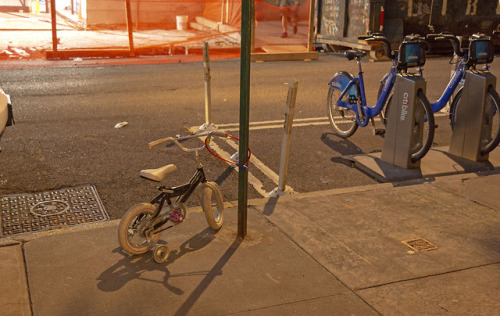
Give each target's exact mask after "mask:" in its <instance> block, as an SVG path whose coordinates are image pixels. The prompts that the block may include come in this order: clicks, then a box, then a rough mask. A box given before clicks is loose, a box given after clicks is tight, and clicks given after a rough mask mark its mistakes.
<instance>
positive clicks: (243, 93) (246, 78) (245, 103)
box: [238, 0, 255, 238]
mask: <svg viewBox="0 0 500 316" xmlns="http://www.w3.org/2000/svg"><path fill="white" fill-rule="evenodd" d="M254 11H255V0H243V1H241V59H240V60H241V62H240V135H239V136H240V147H239V157H240V159H239V163H240V164H244V163H245V162H246V161H247V159H248V143H249V141H248V138H249V124H250V122H249V117H250V115H249V114H250V53H251V46H252V20H253V17H254ZM247 204H248V170H243V169H240V172H239V173H238V237H241V238H244V237H245V236H246V234H247Z"/></svg>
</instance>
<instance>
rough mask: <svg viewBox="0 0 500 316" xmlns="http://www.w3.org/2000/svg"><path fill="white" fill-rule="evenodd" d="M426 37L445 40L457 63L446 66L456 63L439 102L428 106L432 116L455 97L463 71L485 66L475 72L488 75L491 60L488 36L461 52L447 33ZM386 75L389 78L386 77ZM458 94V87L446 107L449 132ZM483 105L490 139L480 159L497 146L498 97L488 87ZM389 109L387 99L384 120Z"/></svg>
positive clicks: (476, 36)
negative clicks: (489, 130) (484, 104)
mask: <svg viewBox="0 0 500 316" xmlns="http://www.w3.org/2000/svg"><path fill="white" fill-rule="evenodd" d="M426 37H427V38H428V39H432V40H449V41H450V42H451V44H452V47H453V52H454V57H455V56H456V57H457V58H458V61H456V59H455V58H452V59H451V60H450V64H452V63H457V66H456V69H455V71H454V73H453V75H452V76H451V78H450V81H449V82H448V85H447V86H446V88H445V89H444V91H443V93H442V94H441V97H439V99H438V100H437V101H436V102H433V103H431V108H432V112H434V113H436V112H438V111H441V110H442V109H443V108H444V107H445V106H446V104H447V103H448V102H449V101H450V99H451V97H452V96H453V94H454V93H455V90H456V89H457V88H458V85H459V84H460V83H462V84H463V83H465V80H467V76H466V71H467V70H471V71H478V70H476V66H477V65H480V64H484V65H485V66H484V69H481V70H479V71H482V72H488V71H489V66H488V64H490V63H491V62H493V58H494V54H493V44H492V42H491V38H490V37H489V36H486V35H484V34H479V33H477V34H474V35H472V36H471V37H470V38H469V48H468V49H467V48H464V49H462V48H461V47H460V41H459V40H458V38H457V37H456V36H455V35H453V34H452V33H449V32H441V33H440V34H427V36H426ZM388 75H389V74H387V75H386V76H388ZM383 85H384V82H383V81H382V83H381V85H380V89H382V87H383ZM462 90H463V87H461V88H460V89H459V90H458V91H457V93H456V95H455V97H454V98H453V101H452V103H451V106H450V110H449V118H450V123H451V127H452V128H454V127H455V117H456V113H457V109H458V107H459V105H460V104H461V103H460V102H461V98H462ZM486 102H487V104H486V113H487V118H488V120H489V122H488V123H489V124H491V126H492V130H491V135H489V137H486V138H485V142H484V143H483V144H481V148H480V150H481V154H482V155H485V154H486V153H488V152H490V151H492V150H493V149H495V148H496V146H497V145H498V143H499V142H500V124H499V115H500V111H499V105H500V98H499V96H498V93H497V92H496V91H495V89H494V88H493V87H492V86H490V87H489V88H488V92H487V97H486ZM389 105H390V98H389V102H388V103H387V106H386V108H385V115H384V116H385V117H388V115H389V111H390V106H389Z"/></svg>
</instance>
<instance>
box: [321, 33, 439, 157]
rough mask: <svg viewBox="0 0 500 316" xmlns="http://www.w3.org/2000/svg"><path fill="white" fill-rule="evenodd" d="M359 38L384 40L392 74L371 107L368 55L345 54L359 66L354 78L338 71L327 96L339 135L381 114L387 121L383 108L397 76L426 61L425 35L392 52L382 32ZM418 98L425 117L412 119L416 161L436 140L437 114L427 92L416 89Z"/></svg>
mask: <svg viewBox="0 0 500 316" xmlns="http://www.w3.org/2000/svg"><path fill="white" fill-rule="evenodd" d="M358 38H359V39H361V40H365V41H367V42H379V43H381V44H382V47H383V49H384V52H385V55H386V56H387V57H389V58H390V59H391V60H392V66H391V69H390V71H389V73H388V74H387V75H386V76H385V77H384V79H383V86H382V87H381V89H380V91H379V96H378V100H377V103H376V104H375V105H374V106H368V105H367V101H366V95H365V85H364V80H363V71H362V69H361V58H363V57H364V56H366V53H365V52H362V51H347V52H345V57H347V59H348V60H353V59H354V60H356V63H357V64H358V69H359V71H358V77H353V75H351V74H350V73H348V72H346V71H340V72H337V73H336V74H335V75H334V76H333V78H332V79H331V80H330V82H329V84H328V85H329V89H328V98H327V113H328V117H329V119H330V123H331V125H332V128H333V130H334V131H335V133H336V134H337V135H338V136H340V137H344V138H347V137H349V136H351V135H353V134H354V133H355V132H356V130H357V128H358V126H361V127H365V126H367V125H368V123H369V121H370V120H371V121H372V124H374V123H373V118H374V117H376V116H377V115H379V114H380V115H381V116H382V119H383V120H384V119H385V118H384V117H383V115H382V114H383V113H382V110H383V108H384V106H385V105H386V103H387V101H388V99H389V96H390V95H391V92H392V90H393V87H394V84H395V80H396V76H397V75H398V74H403V75H404V74H406V73H408V68H413V67H418V69H420V67H421V66H423V65H424V63H425V49H424V45H425V44H426V43H425V41H424V38H423V37H420V36H418V35H416V36H407V37H405V39H404V40H403V41H402V43H401V45H400V46H399V50H398V51H392V50H391V43H390V42H389V40H387V38H386V37H385V36H384V35H383V34H380V33H374V34H371V35H370V36H362V37H358ZM416 99H417V104H416V108H417V110H418V111H420V112H422V113H423V114H424V116H425V118H426V119H425V120H419V119H416V117H415V120H414V122H413V126H414V139H416V141H415V142H413V143H414V146H413V147H412V148H411V151H410V155H411V160H412V161H417V160H419V159H421V158H422V157H424V156H425V154H426V153H427V152H428V151H429V149H430V147H431V145H432V141H433V139H434V116H433V114H432V109H431V106H430V103H429V101H428V100H427V97H426V96H425V94H424V92H423V91H422V90H420V89H419V90H418V92H417V98H416ZM421 124H424V126H419V125H421ZM422 131H423V135H422ZM420 139H421V140H420Z"/></svg>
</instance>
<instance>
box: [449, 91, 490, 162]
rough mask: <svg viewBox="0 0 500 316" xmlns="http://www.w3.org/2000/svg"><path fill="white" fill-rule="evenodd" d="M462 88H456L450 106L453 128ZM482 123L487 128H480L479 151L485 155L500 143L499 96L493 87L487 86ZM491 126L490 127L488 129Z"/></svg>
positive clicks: (460, 101)
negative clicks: (455, 93) (456, 90)
mask: <svg viewBox="0 0 500 316" xmlns="http://www.w3.org/2000/svg"><path fill="white" fill-rule="evenodd" d="M462 91H463V88H460V90H458V92H457V95H456V97H455V98H454V99H453V102H452V103H451V108H450V119H451V122H450V123H451V128H452V129H454V128H455V122H456V118H457V113H458V111H459V109H460V107H461V105H462V104H464V101H462ZM483 122H484V125H487V126H488V127H487V128H482V133H483V134H482V135H481V144H480V148H479V150H480V153H481V155H486V154H487V153H489V152H490V151H492V150H493V149H495V148H496V147H497V146H498V144H499V143H500V97H499V96H498V93H497V91H496V90H495V89H493V87H491V86H490V87H489V88H488V91H487V95H486V104H485V108H484V119H483ZM490 127H491V129H490Z"/></svg>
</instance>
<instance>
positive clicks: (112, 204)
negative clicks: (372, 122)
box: [0, 55, 500, 218]
mask: <svg viewBox="0 0 500 316" xmlns="http://www.w3.org/2000/svg"><path fill="white" fill-rule="evenodd" d="M448 60H449V58H448V57H431V58H429V59H428V60H427V63H426V66H425V73H424V74H425V78H426V79H427V96H428V98H429V99H430V100H431V101H432V100H436V99H437V98H438V97H439V95H440V91H442V90H443V89H444V87H445V86H446V83H447V81H448V79H449V75H450V65H449V64H448ZM363 66H364V68H363V70H364V72H365V73H364V75H365V82H366V92H367V98H368V101H369V102H370V103H372V104H373V103H374V102H375V97H376V94H377V90H378V86H379V80H380V78H381V77H382V76H383V74H384V73H385V72H386V71H387V70H388V69H389V67H390V63H388V62H376V63H374V62H368V60H366V62H365V63H364V64H363ZM339 70H346V71H349V72H351V73H356V72H357V67H356V64H355V63H354V62H349V61H347V60H346V59H345V58H344V57H341V56H334V55H328V56H327V55H320V58H319V60H317V61H309V62H265V63H252V65H251V91H250V95H251V97H250V98H251V100H250V107H251V108H250V121H251V131H250V147H251V150H252V154H253V158H252V161H251V162H252V163H251V165H250V169H249V170H250V174H251V175H250V182H251V183H250V185H249V198H258V197H262V196H263V195H265V194H267V192H269V191H271V190H272V189H274V188H275V187H276V186H277V183H276V180H277V178H276V177H277V174H278V173H279V164H280V153H281V143H282V134H283V127H282V126H283V120H284V114H285V109H286V99H287V93H288V83H289V82H290V80H292V79H293V80H297V81H298V85H299V87H298V95H297V103H296V104H297V107H296V111H295V120H294V127H293V132H292V137H291V147H290V165H289V172H288V181H287V184H288V185H289V186H291V187H292V188H293V189H294V190H295V191H297V192H309V191H318V190H325V189H332V188H341V187H351V186H358V185H365V184H371V183H375V182H376V181H375V180H374V179H372V178H370V177H369V176H367V175H365V174H364V173H362V172H361V171H359V170H357V169H354V168H351V167H350V166H349V165H347V164H346V163H344V162H343V160H342V159H341V156H342V155H346V154H355V153H371V152H376V151H381V149H382V145H383V136H375V135H373V133H372V129H371V128H370V127H367V128H360V129H358V131H357V132H356V134H355V135H354V136H352V137H351V138H349V139H347V140H346V139H342V138H339V137H337V136H335V135H334V133H333V130H332V129H331V127H330V126H329V125H328V123H327V118H326V95H327V91H328V86H327V83H328V81H329V79H330V78H331V77H332V75H333V74H334V73H335V72H336V71H339ZM499 70H500V62H499V61H498V58H497V60H496V61H495V62H494V63H493V65H492V68H491V71H492V73H493V74H498V73H499V72H500V71H499ZM239 73H240V64H239V60H238V59H235V60H227V61H217V62H212V63H211V78H212V81H211V92H212V112H211V116H212V121H213V123H214V124H216V125H217V126H219V129H221V130H227V131H229V133H230V134H232V135H234V136H238V128H237V126H238V121H239ZM203 78H204V70H203V65H202V63H186V64H155V65H128V66H127V65H124V66H105V65H102V66H78V65H75V66H71V67H51V68H20V69H8V70H7V69H3V70H0V86H1V87H2V88H3V89H4V90H5V91H6V92H7V93H9V94H10V95H11V97H12V102H13V104H14V110H15V119H16V125H15V126H14V127H11V128H8V129H7V131H6V133H5V135H4V137H3V138H2V140H1V145H2V147H3V151H2V152H1V153H0V159H1V163H0V196H2V195H7V194H16V193H25V192H37V191H44V190H49V189H58V188H66V187H72V186H77V185H83V184H94V185H95V186H96V187H97V190H98V192H99V194H100V196H101V199H102V200H103V202H104V206H105V207H106V209H107V211H108V213H109V214H110V216H111V217H112V218H120V217H121V216H122V215H123V214H124V212H125V211H126V210H127V209H128V208H129V207H130V206H132V205H134V204H136V203H139V202H146V201H149V200H150V199H151V198H153V197H154V195H155V192H156V191H155V187H156V185H155V184H154V183H150V182H147V181H145V180H141V179H140V178H139V176H138V172H139V170H141V169H146V168H156V167H160V166H162V165H164V164H168V163H174V164H176V165H177V166H178V171H176V172H175V173H174V174H172V175H170V176H169V178H168V180H169V181H168V184H172V185H178V184H181V183H184V182H186V181H187V180H188V179H189V177H190V175H191V174H192V173H194V171H195V163H194V160H193V159H192V155H191V154H188V153H185V152H182V151H180V150H178V149H177V148H175V147H163V146H162V147H161V148H160V147H157V148H154V149H149V148H148V146H147V143H148V142H149V141H152V140H155V139H158V138H162V137H167V136H174V135H178V134H186V133H187V132H186V127H192V126H200V125H201V124H202V123H204V121H205V113H204V81H203ZM124 121H126V122H128V125H127V126H125V127H123V128H120V129H116V128H114V126H115V124H117V123H119V122H124ZM436 122H437V124H438V126H439V127H438V129H437V130H436V137H435V142H434V146H443V145H449V141H450V137H451V129H450V127H449V123H448V119H447V117H446V116H445V115H438V116H437V118H436ZM378 126H379V127H381V123H380V122H378ZM199 144H200V143H193V145H199ZM215 144H216V145H217V146H218V147H219V148H220V149H223V150H224V151H225V152H227V153H230V154H232V153H234V151H235V150H234V149H233V148H232V147H231V144H229V143H227V142H225V141H223V140H216V142H215ZM201 159H202V162H203V163H204V166H205V168H206V171H207V175H208V178H209V179H210V180H214V181H216V182H217V183H219V184H220V185H221V188H222V191H223V194H224V198H225V200H227V201H235V200H237V191H238V179H237V178H238V177H237V171H236V170H234V169H232V168H231V167H228V165H227V164H225V163H224V162H222V161H220V160H217V159H215V158H214V157H212V156H210V154H209V153H207V152H206V151H205V152H203V153H202V155H201ZM195 203H196V200H194V199H193V200H192V201H191V202H190V204H191V205H194V204H195Z"/></svg>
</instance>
